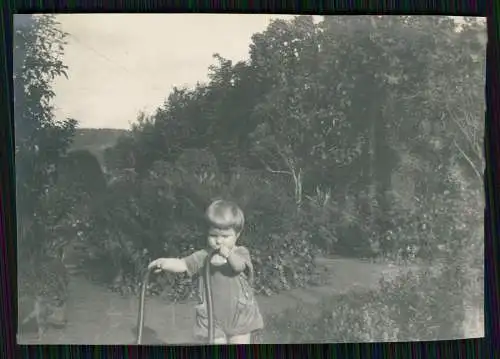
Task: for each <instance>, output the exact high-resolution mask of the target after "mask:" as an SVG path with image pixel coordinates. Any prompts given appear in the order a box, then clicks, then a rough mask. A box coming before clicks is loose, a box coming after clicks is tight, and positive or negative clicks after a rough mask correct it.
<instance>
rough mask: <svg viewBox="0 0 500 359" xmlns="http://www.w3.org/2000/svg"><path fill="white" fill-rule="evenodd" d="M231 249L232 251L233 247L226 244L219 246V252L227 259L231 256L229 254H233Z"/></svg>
mask: <svg viewBox="0 0 500 359" xmlns="http://www.w3.org/2000/svg"><path fill="white" fill-rule="evenodd" d="M231 251H232V249H231V248H228V247H226V246H220V247H219V254H220V255H221V256H222V257H224V258H226V259H227V257H229V255H230V254H231Z"/></svg>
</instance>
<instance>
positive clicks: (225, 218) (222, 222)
mask: <svg viewBox="0 0 500 359" xmlns="http://www.w3.org/2000/svg"><path fill="white" fill-rule="evenodd" d="M205 214H206V219H207V221H208V223H209V225H211V226H214V227H216V228H221V229H234V231H235V232H236V233H237V234H240V233H241V231H242V230H243V226H244V225H245V216H244V215H243V211H242V210H241V208H240V207H239V206H238V205H237V204H236V203H234V202H231V201H226V200H222V199H218V200H215V201H213V202H212V203H211V204H210V206H208V208H207V210H206V212H205Z"/></svg>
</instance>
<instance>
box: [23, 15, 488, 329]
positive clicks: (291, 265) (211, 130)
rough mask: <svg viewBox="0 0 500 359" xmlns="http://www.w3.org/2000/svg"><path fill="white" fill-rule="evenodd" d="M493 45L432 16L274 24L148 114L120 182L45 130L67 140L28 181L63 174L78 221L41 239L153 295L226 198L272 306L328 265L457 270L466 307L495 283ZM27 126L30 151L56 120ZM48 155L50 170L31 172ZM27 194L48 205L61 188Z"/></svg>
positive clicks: (180, 287)
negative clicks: (486, 155)
mask: <svg viewBox="0 0 500 359" xmlns="http://www.w3.org/2000/svg"><path fill="white" fill-rule="evenodd" d="M44 21H46V20H44ZM39 23H40V22H39ZM40 24H43V23H40ZM39 26H41V25H39ZM41 28H43V26H42V27H41ZM56 33H57V32H56ZM51 34H52V33H51ZM40 36H41V35H40ZM50 36H52V35H50ZM50 36H48V35H45V37H44V39H46V41H49V42H50V41H53V42H54V43H57V41H59V40H54V39H53V38H51V37H50ZM25 41H28V40H25ZM30 41H33V40H30ZM484 45H485V33H484V24H481V23H480V22H478V21H472V20H470V21H469V20H467V21H466V22H465V25H464V26H463V28H462V30H461V31H457V28H456V26H455V24H454V23H453V21H452V20H450V19H447V18H442V17H440V18H437V17H429V16H426V17H407V16H374V17H348V18H347V17H333V16H332V17H325V19H324V21H322V22H320V23H314V22H313V20H312V17H310V16H300V17H297V18H295V19H294V20H292V21H283V20H277V21H273V22H272V23H271V24H270V25H269V26H268V28H267V29H266V30H265V31H263V32H262V33H257V34H255V35H254V36H253V37H252V43H251V45H250V57H249V59H248V60H247V61H244V62H243V61H242V62H238V63H236V64H234V63H233V62H232V61H230V60H227V59H225V58H223V57H222V56H221V55H218V54H217V55H214V59H215V60H216V63H215V64H214V65H213V66H212V67H210V69H209V75H210V76H209V77H210V80H209V81H208V82H207V83H199V84H197V85H196V86H195V87H194V88H191V89H189V88H175V89H174V90H173V91H172V92H171V93H170V94H169V96H168V99H167V100H166V101H165V103H164V104H162V105H161V106H159V108H158V109H157V111H156V112H155V113H154V114H153V115H151V116H147V115H141V116H139V118H138V119H137V122H136V123H135V124H134V125H133V126H132V128H131V131H127V132H126V133H125V134H124V135H123V136H121V137H120V138H119V139H118V140H117V141H116V143H115V144H114V145H113V146H112V147H110V148H108V149H106V150H105V152H104V157H103V161H104V167H105V173H103V171H102V170H101V169H100V167H99V166H98V165H99V163H98V162H97V160H96V159H95V158H94V157H92V156H91V155H90V154H89V153H87V152H85V151H81V150H80V151H75V152H72V153H70V154H65V150H66V148H67V145H68V141H69V139H70V138H71V133H72V130H73V127H74V122H72V121H69V122H65V123H63V124H56V123H55V122H50V121H45V120H43V121H45V122H43V123H54V124H53V125H51V126H52V127H49V128H50V131H49V130H45V129H44V130H41V129H40V130H37V132H36V131H32V132H30V133H36V136H37V137H36V138H37V141H39V143H40V144H38V146H39V149H38V150H37V151H38V152H36V151H35V150H34V149H28V148H27V147H26V149H24V150H19V151H20V152H19V153H18V155H17V156H18V158H16V160H17V161H18V163H19V164H18V178H22V179H23V180H25V179H27V178H34V180H35V181H41V180H43V181H48V179H49V178H51V177H50V176H49V175H48V174H47V175H46V174H43V175H42V173H46V172H47V168H49V167H50V166H49V164H50V163H54V164H58V166H57V169H56V171H55V172H56V173H57V174H58V176H57V180H56V179H54V180H53V181H54V183H55V184H54V186H53V187H51V188H57V190H54V191H52V192H50V191H49V193H53V194H54V195H53V196H52V197H50V198H51V201H52V202H50V201H49V202H47V203H52V205H47V207H46V208H47V209H46V210H44V212H43V213H44V215H45V216H49V214H50V216H55V214H52V213H53V211H55V209H56V208H59V209H60V208H65V209H68V208H69V209H71V210H70V211H67V213H66V212H65V214H64V215H63V216H62V217H60V218H59V217H58V218H59V219H58V220H57V222H51V221H50V220H49V219H44V220H43V222H40V223H43V226H44V228H46V229H44V231H45V232H44V231H41V232H38V230H37V232H36V233H47V231H48V230H49V228H50V230H54V228H55V227H57V228H58V230H59V231H60V232H57V233H61V234H60V235H58V238H59V237H60V238H64V239H66V240H68V239H71V240H78V241H79V242H81V243H82V244H83V246H84V248H85V250H84V253H83V257H84V259H85V261H86V262H85V263H86V268H88V272H89V273H88V274H89V275H91V276H92V277H94V278H95V279H96V280H98V281H101V282H105V283H108V284H112V285H113V286H114V287H115V288H117V289H119V290H121V291H127V290H132V291H136V290H137V288H138V285H139V284H140V277H141V275H142V271H143V270H144V268H145V267H146V265H147V263H148V261H150V260H151V259H153V258H156V257H159V256H182V255H186V254H188V253H190V252H191V251H193V250H194V249H195V248H199V247H200V246H202V245H203V244H204V241H205V237H204V236H205V228H204V224H203V221H202V215H203V211H204V209H205V208H206V206H207V205H208V204H209V203H210V201H211V200H213V199H214V198H217V197H224V198H229V199H233V200H235V201H237V202H238V203H239V204H240V205H241V206H242V208H243V210H244V211H245V214H246V223H247V224H246V228H245V230H244V233H243V237H242V244H244V245H246V246H248V247H249V248H250V250H251V253H252V255H253V259H254V261H255V264H256V271H257V273H256V274H257V278H256V289H257V291H258V292H259V293H267V294H271V293H273V292H278V291H280V290H286V289H288V288H291V287H297V286H304V285H307V284H308V283H310V282H311V281H312V280H313V279H314V278H313V277H314V273H315V268H314V261H313V259H314V258H315V256H317V255H318V254H323V255H324V254H326V255H328V254H332V253H336V254H340V255H344V256H356V257H370V256H371V257H373V256H379V257H380V256H383V257H391V258H394V259H401V258H403V259H408V258H412V257H419V258H421V259H424V260H426V261H429V262H430V261H434V260H440V261H441V262H443V263H445V264H446V265H447V271H448V272H446V271H444V272H443V273H448V274H449V275H452V274H453V273H455V274H453V275H454V277H453V278H454V280H455V279H456V280H457V281H458V282H459V283H460V286H458V285H457V286H458V287H460V288H458V287H457V288H458V289H456V291H453V293H454V294H457V293H458V290H459V289H460V290H462V289H463V288H464V286H465V285H466V284H465V283H466V282H467V276H466V273H465V270H464V268H468V267H469V266H475V267H478V268H481V267H482V233H481V231H482V228H483V223H482V211H483V206H482V202H481V199H482V197H483V195H482V185H481V173H482V165H483V162H482V158H483V155H482V133H483V129H484V126H483V113H484V105H483V104H484V100H483V97H484V96H483V84H484V74H483V72H484V71H483V69H484V63H485V58H484V56H485V51H484V48H485V46H484ZM33 48H36V49H38V50H37V51H42V49H44V47H36V46H33ZM33 51H35V50H33ZM35 53H36V51H35ZM54 54H55V53H51V56H55V55H54ZM42 55H43V54H40V53H37V55H36V56H38V58H42V57H43V56H42ZM51 56H47V57H46V58H47V59H51V58H52V57H51ZM43 58H44V59H45V57H43ZM54 61H55V62H54V64H55V65H54V66H56V68H57V67H58V66H59V67H60V66H62V64H60V62H57V61H59V60H57V61H56V60H54ZM43 71H46V70H45V67H44V70H43ZM54 71H55V70H54ZM54 71H52V72H51V71H49V73H51V74H52V76H55V75H57V74H58V72H54ZM61 71H62V70H61ZM16 81H17V80H16ZM18 86H20V87H19V88H23V87H22V85H18ZM44 86H46V85H44ZM52 95H53V94H52V93H51V92H47V95H44V96H48V97H50V96H52ZM32 96H35V95H32ZM35 100H36V99H34V98H33V101H35ZM37 101H38V102H37V103H45V102H43V101H45V100H43V101H42V100H41V99H40V98H39V99H38V100H37ZM17 102H18V100H16V103H17ZM35 102H36V101H35ZM16 106H18V105H17V104H16ZM19 106H24V105H21V104H20V105H19ZM44 106H45V107H44V108H46V109H50V107H49V105H44ZM16 108H17V107H16ZM21 108H22V109H21V110H20V111H19V114H22V113H25V112H26V113H32V111H31V110H26V108H28V107H21ZM23 111H24V112H23ZM47 111H49V110H47ZM16 116H18V117H19V121H20V122H16V125H17V127H18V128H20V129H21V130H18V132H19V133H18V134H16V135H17V137H19V138H20V139H22V138H25V137H26V136H28V135H26V134H25V133H28V132H26V131H28V129H30V128H31V127H29V126H38V123H39V121H42V120H39V119H38V117H37V118H30V119H28V120H27V119H25V117H26V116H28V115H26V116H25V117H22V116H24V115H17V114H16ZM47 116H48V118H51V117H50V116H49V115H47ZM26 118H28V117H26ZM16 121H17V117H16ZM37 121H38V122H37ZM18 123H19V124H18ZM25 123H29V124H30V125H29V126H27V125H24V124H25ZM26 126H27V127H26ZM25 128H26V129H25ZM30 131H31V130H30ZM54 133H57V136H56V135H54V136H56V138H57V141H52V140H51V141H50V142H46V143H50V146H51V147H50V148H48V147H46V146H45V147H44V145H43V143H44V142H42V141H45V139H47V138H48V137H47V136H48V135H49V134H51V135H52V134H54ZM45 134H47V135H45ZM18 142H19V144H20V145H22V143H23V142H22V141H21V140H19V141H18ZM24 143H29V144H32V145H33V146H34V144H35V143H37V142H33V141H31V142H30V141H25V142H24ZM25 146H28V145H27V144H26V145H25ZM102 147H103V146H102ZM33 148H34V147H33ZM85 148H89V147H88V145H85ZM101 150H102V149H101ZM35 152H36V153H40V154H44V157H43V158H42V157H40V156H41V155H37V156H38V157H37V159H36V160H35V159H33V160H28V158H32V157H33V156H35ZM23 156H24V157H23ZM30 156H31V157H30ZM33 158H34V157H33ZM60 158H63V159H64V160H63V161H62V162H61V163H63V164H64V165H62V164H61V165H59V162H60V161H59V159H60ZM29 161H31V162H29ZM34 162H36V163H37V167H36V168H38V169H37V170H33V169H31V167H30V165H31V163H34ZM23 163H25V164H26V165H23ZM28 163H29V165H28ZM23 171H24V172H23ZM27 171H38V172H27ZM43 171H45V172H43ZM23 183H24V184H25V185H26V186H27V187H26V189H24V190H22V191H24V192H23V193H26V195H27V194H28V193H32V194H31V195H30V196H31V197H30V198H36V199H37V201H40V200H39V199H40V198H45V197H44V196H42V188H44V187H43V186H44V185H45V184H42V183H40V184H39V183H31V182H28V181H26V182H23ZM28 189H29V190H28ZM19 201H20V202H19ZM33 201H34V200H33ZM61 201H62V202H64V203H65V205H64V206H63V207H61ZM18 202H19V203H20V204H19V207H20V208H21V209H23V208H24V209H25V210H27V209H30V210H31V208H36V207H33V206H32V205H31V204H30V205H28V204H25V203H29V202H28V200H27V199H20V200H19V199H18ZM37 203H38V202H37ZM43 203H46V202H43ZM55 203H57V205H56V204H55ZM20 218H31V220H33V218H37V217H36V216H34V214H33V212H29V213H27V214H26V215H25V217H20ZM51 218H52V217H51ZM53 233H55V232H53ZM53 233H52V234H51V236H47V237H46V238H44V239H43V240H41V239H40V240H39V241H38V243H52V242H53V239H54V238H56V237H57V236H55V235H53ZM23 240H24V239H23ZM19 243H20V246H24V244H22V243H24V242H21V241H20V242H19ZM443 273H441V274H440V275H443V276H444V275H445V274H443ZM448 274H446V275H448ZM411 280H413V279H411ZM411 280H410V282H411ZM419 280H420V279H419ZM458 282H457V283H458ZM419 283H420V282H419ZM422 283H423V284H422V285H424V286H425V285H429V287H430V286H432V285H434V284H436V283H437V282H432V280H431V279H429V280H427V279H425V280H424V282H422ZM426 283H427V284H426ZM431 284H432V285H431ZM394 285H395V284H394ZM408 285H410V284H408ZM192 288H193V286H192V285H191V281H190V280H189V279H188V278H186V277H183V276H170V275H161V276H158V277H156V280H153V283H152V288H151V290H152V292H159V291H161V290H164V289H166V292H167V293H168V294H169V295H170V296H171V298H172V299H175V300H179V299H186V298H189V296H190V295H192ZM408 288H410V287H408ZM405 290H406V289H405ZM408 290H410V289H408ZM401 295H403V294H401ZM384 300H385V299H384ZM373 305H374V306H375V305H376V304H373ZM419 305H420V304H419ZM379 309H380V308H379ZM336 315H337V314H336ZM338 315H341V314H338ZM342 315H343V314H342ZM335 320H337V319H335ZM388 320H389V319H388ZM332 335H333V334H332ZM339 335H340V334H339ZM342 335H343V334H342Z"/></svg>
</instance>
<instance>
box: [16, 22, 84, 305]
mask: <svg viewBox="0 0 500 359" xmlns="http://www.w3.org/2000/svg"><path fill="white" fill-rule="evenodd" d="M65 36H66V34H65V33H63V32H61V31H60V30H59V29H58V26H57V22H56V21H55V19H54V17H53V16H33V17H31V18H30V21H28V22H26V23H25V24H24V25H23V26H20V27H18V28H16V29H15V32H14V54H13V56H14V107H15V108H14V116H15V130H16V131H15V146H16V148H15V154H16V157H15V162H16V175H17V178H16V180H17V181H16V187H17V197H16V200H17V228H18V230H17V233H18V236H17V242H18V258H19V265H18V269H19V281H18V283H19V284H20V286H19V293H20V297H22V296H24V295H28V296H32V295H33V294H34V293H33V292H34V291H35V292H39V291H43V290H44V288H43V287H44V286H45V285H50V283H49V282H50V276H51V275H52V274H48V273H45V274H47V275H43V273H44V272H43V271H39V270H38V269H39V268H41V264H40V263H44V262H46V261H47V260H49V261H50V258H53V257H56V256H57V252H58V251H59V249H60V248H61V246H60V245H61V244H62V242H63V241H64V240H65V239H64V237H65V236H67V227H68V226H70V227H71V224H70V222H71V221H69V217H68V213H67V212H68V211H67V209H68V207H70V206H71V203H72V202H73V200H77V198H76V197H75V196H69V195H65V196H62V195H61V193H62V192H61V191H62V189H61V188H60V187H59V186H58V185H57V175H58V167H59V166H60V164H61V160H62V158H63V157H64V155H65V154H66V151H67V149H68V147H69V145H70V143H71V138H72V135H73V132H74V128H75V125H76V122H75V121H74V120H71V119H68V120H64V121H56V120H55V119H54V114H53V106H52V103H51V100H52V98H53V97H54V95H55V94H54V92H53V90H52V81H53V80H54V79H55V78H56V77H59V76H62V75H66V66H65V65H64V64H63V62H62V60H61V58H62V55H63V49H64V44H65Z"/></svg>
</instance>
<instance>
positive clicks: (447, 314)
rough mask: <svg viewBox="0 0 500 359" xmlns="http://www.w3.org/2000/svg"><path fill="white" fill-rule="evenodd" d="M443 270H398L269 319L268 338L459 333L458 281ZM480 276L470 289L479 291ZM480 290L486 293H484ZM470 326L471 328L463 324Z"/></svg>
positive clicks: (383, 338)
mask: <svg viewBox="0 0 500 359" xmlns="http://www.w3.org/2000/svg"><path fill="white" fill-rule="evenodd" d="M448 274H449V273H446V271H445V270H443V269H439V268H438V269H434V270H429V269H426V270H421V271H417V272H408V273H401V274H399V275H398V276H397V277H396V278H395V279H394V280H385V279H382V280H381V285H380V289H376V290H366V291H363V292H359V291H358V292H349V293H347V294H340V295H335V296H331V297H328V298H325V299H324V300H323V301H322V302H321V304H320V305H319V306H318V305H314V306H313V305H310V304H304V305H301V306H299V307H298V308H294V309H293V310H287V311H285V312H282V313H279V314H277V315H274V316H271V317H268V318H267V322H266V325H267V326H266V329H265V333H263V337H264V338H265V342H266V343H276V344H278V343H279V344H292V343H335V342H337V343H338V342H354V343H359V342H396V341H420V340H423V341H433V340H451V339H457V338H462V337H463V336H464V328H463V327H462V323H463V318H464V309H463V306H462V302H461V301H462V297H461V296H457V295H455V294H454V293H456V292H457V291H456V286H457V285H458V282H457V281H456V280H454V279H453V278H451V277H450V276H449V275H448ZM478 284H479V278H478V280H477V282H476V285H474V286H473V287H469V288H468V289H469V290H472V291H476V293H477V294H478V295H479V294H480V293H479V292H480V286H479V285H478ZM483 294H484V292H483ZM467 329H469V328H467Z"/></svg>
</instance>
